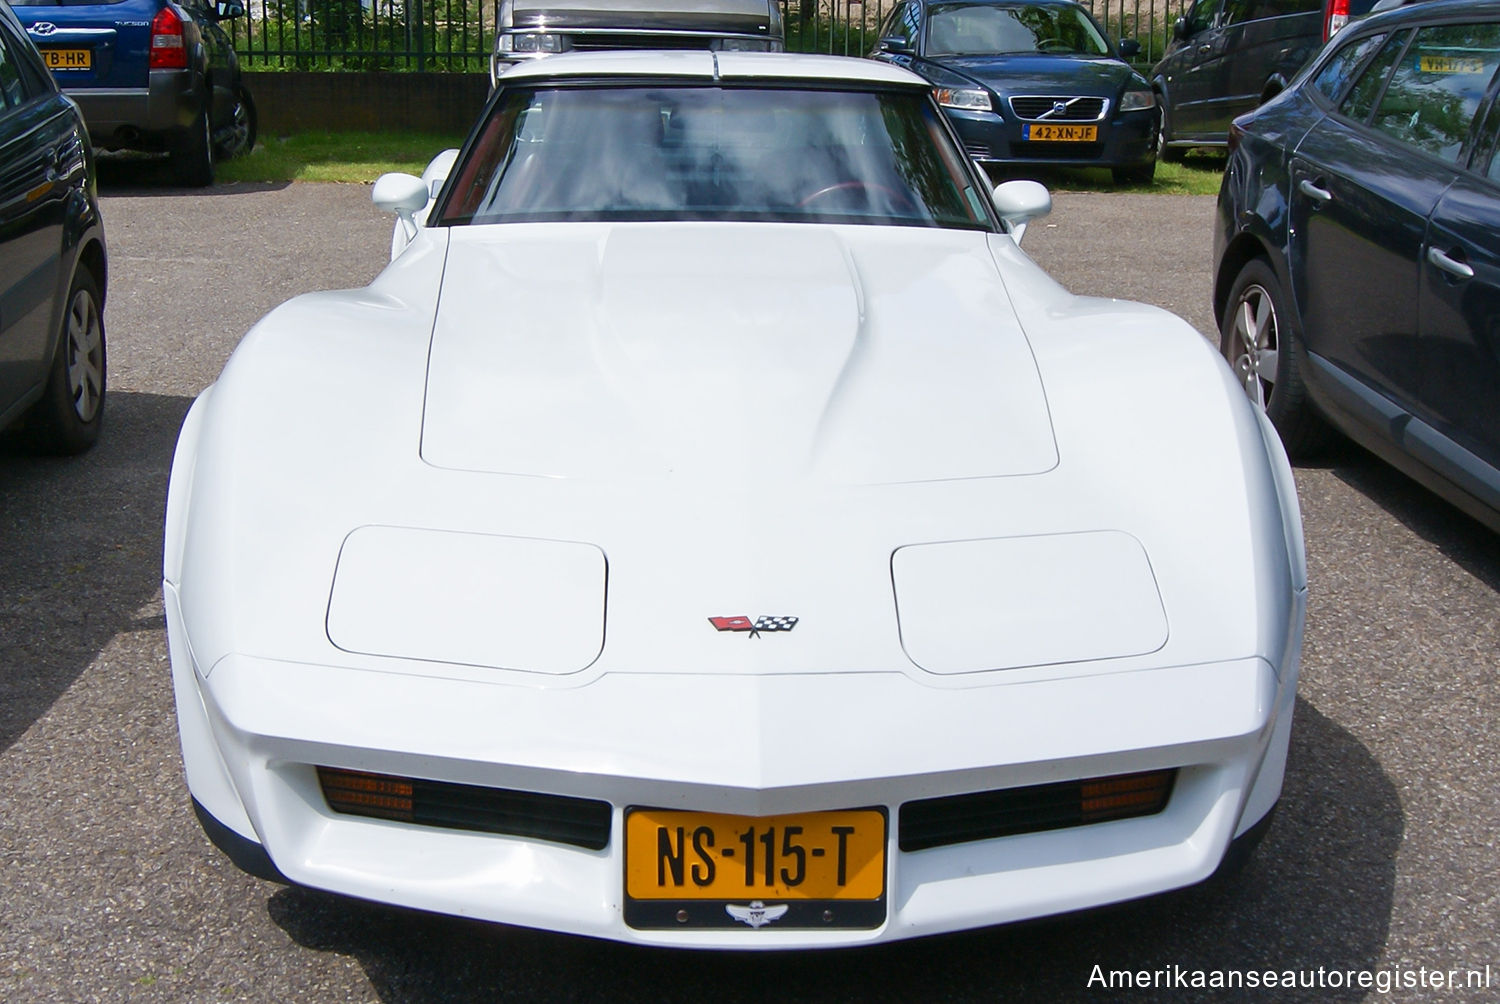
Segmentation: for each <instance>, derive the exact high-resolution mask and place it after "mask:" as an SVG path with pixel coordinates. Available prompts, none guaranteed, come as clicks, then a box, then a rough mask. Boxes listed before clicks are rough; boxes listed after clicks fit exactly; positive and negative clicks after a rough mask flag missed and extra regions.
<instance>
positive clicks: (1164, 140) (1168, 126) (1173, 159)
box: [1156, 91, 1187, 164]
mask: <svg viewBox="0 0 1500 1004" xmlns="http://www.w3.org/2000/svg"><path fill="white" fill-rule="evenodd" d="M1156 103H1157V105H1158V106H1160V107H1161V128H1159V129H1157V130H1156V159H1157V160H1160V161H1163V162H1165V163H1168V164H1176V163H1179V162H1181V160H1182V158H1183V157H1185V156H1186V155H1187V151H1186V150H1184V149H1182V148H1181V147H1177V146H1168V145H1167V144H1168V143H1170V142H1171V141H1172V116H1171V113H1169V112H1168V111H1167V96H1166V95H1165V94H1163V93H1162V92H1161V91H1157V92H1156Z"/></svg>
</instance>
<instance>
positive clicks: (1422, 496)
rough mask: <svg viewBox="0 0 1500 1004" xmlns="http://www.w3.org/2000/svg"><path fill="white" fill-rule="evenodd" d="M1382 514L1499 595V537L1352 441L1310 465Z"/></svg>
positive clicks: (1335, 446) (1339, 444)
mask: <svg viewBox="0 0 1500 1004" xmlns="http://www.w3.org/2000/svg"><path fill="white" fill-rule="evenodd" d="M1297 466H1298V467H1321V468H1323V469H1326V470H1328V471H1329V472H1331V473H1332V474H1333V476H1334V477H1336V478H1338V479H1339V480H1340V481H1342V482H1343V483H1344V484H1346V485H1348V486H1349V487H1350V488H1353V489H1354V490H1355V491H1357V492H1359V493H1360V494H1361V495H1363V496H1365V497H1366V498H1368V499H1369V500H1370V501H1371V502H1374V503H1375V504H1376V505H1378V506H1380V508H1381V509H1384V510H1385V511H1386V512H1387V513H1388V514H1389V515H1390V517H1391V518H1392V519H1394V520H1396V521H1397V522H1399V523H1401V524H1402V525H1403V526H1405V527H1406V528H1407V529H1408V530H1410V531H1411V532H1412V533H1414V534H1416V535H1417V536H1419V537H1421V538H1422V539H1423V540H1426V541H1427V542H1428V543H1430V544H1432V545H1433V546H1434V547H1436V548H1437V549H1438V550H1440V551H1441V552H1442V553H1443V554H1444V555H1446V556H1447V557H1449V558H1450V559H1452V560H1453V561H1455V562H1457V563H1458V564H1459V565H1460V566H1462V567H1463V569H1464V570H1465V571H1467V572H1468V573H1469V574H1470V575H1472V576H1474V577H1475V578H1476V579H1478V580H1479V581H1481V582H1483V583H1484V584H1485V585H1486V586H1488V587H1489V588H1490V589H1492V590H1494V591H1496V592H1500V534H1496V533H1495V532H1494V531H1492V530H1490V528H1489V527H1487V526H1485V525H1484V524H1482V523H1480V522H1479V521H1478V520H1476V519H1474V518H1473V517H1472V516H1470V515H1469V514H1468V513H1466V512H1464V511H1463V510H1461V509H1459V508H1458V507H1457V506H1454V505H1452V504H1451V503H1449V502H1448V501H1447V500H1446V499H1444V498H1442V496H1440V495H1438V494H1437V493H1435V492H1433V491H1431V490H1429V489H1427V488H1426V487H1424V486H1423V485H1421V484H1419V483H1418V482H1416V481H1413V480H1412V479H1411V478H1409V477H1407V476H1406V475H1405V474H1403V473H1402V472H1401V471H1399V470H1397V469H1396V468H1394V467H1392V466H1391V465H1390V464H1387V463H1386V462H1385V461H1383V460H1381V459H1380V458H1379V457H1377V456H1376V455H1375V454H1373V453H1370V452H1368V451H1367V450H1365V449H1364V448H1363V447H1361V446H1359V445H1357V444H1356V443H1354V442H1353V441H1352V440H1348V439H1343V438H1340V439H1339V440H1338V441H1337V442H1336V443H1334V444H1333V445H1331V446H1330V447H1329V448H1328V451H1327V453H1326V454H1325V455H1324V456H1322V457H1320V458H1319V459H1318V460H1317V461H1315V462H1313V463H1311V464H1304V463H1300V462H1299V463H1298V465H1297Z"/></svg>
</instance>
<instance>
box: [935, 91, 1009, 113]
mask: <svg viewBox="0 0 1500 1004" xmlns="http://www.w3.org/2000/svg"><path fill="white" fill-rule="evenodd" d="M932 93H933V96H934V97H936V98H937V101H938V104H940V105H942V106H943V107H944V108H962V109H963V110H964V111H966V112H988V111H993V110H994V107H993V106H992V105H991V104H990V96H989V94H987V93H985V92H984V91H975V90H970V89H968V88H965V87H937V88H934V89H933V92H932Z"/></svg>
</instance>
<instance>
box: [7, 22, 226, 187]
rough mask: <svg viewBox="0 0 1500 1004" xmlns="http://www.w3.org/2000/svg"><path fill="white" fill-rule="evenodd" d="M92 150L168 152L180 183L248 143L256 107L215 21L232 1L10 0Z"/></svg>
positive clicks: (205, 179)
mask: <svg viewBox="0 0 1500 1004" xmlns="http://www.w3.org/2000/svg"><path fill="white" fill-rule="evenodd" d="M11 6H12V7H13V8H14V9H15V12H16V15H17V16H18V17H19V18H20V19H21V21H22V23H23V24H25V26H26V29H27V33H28V34H29V35H30V36H31V40H32V41H33V42H34V43H35V44H36V47H37V49H38V50H39V51H40V52H41V54H42V58H43V59H44V60H46V62H47V66H48V68H49V69H51V71H52V75H53V76H54V77H56V78H57V82H58V84H59V85H60V86H61V87H62V89H63V91H64V92H65V93H66V94H67V95H68V96H69V97H71V98H73V99H74V100H75V101H77V102H78V106H79V107H80V108H81V109H83V117H84V121H86V122H87V123H88V129H89V135H90V137H91V138H92V139H93V142H94V145H95V146H96V147H99V148H100V149H105V150H148V151H155V152H163V151H165V152H166V153H167V154H168V155H169V156H170V159H171V165H172V173H173V176H174V177H175V178H176V180H177V181H178V182H179V183H180V184H184V185H193V186H200V185H208V184H211V183H212V182H213V177H214V174H213V172H214V166H213V165H214V160H215V158H218V159H226V158H228V157H233V156H235V155H236V154H239V153H241V152H245V151H248V150H249V149H250V148H251V147H253V146H254V145H255V105H254V103H253V102H252V101H251V99H250V93H249V91H247V90H246V89H245V85H244V82H243V81H242V80H241V78H240V66H239V60H238V59H237V58H236V56H235V54H234V46H233V45H232V44H231V42H230V39H229V36H228V35H227V34H225V32H224V30H223V29H222V28H220V27H219V22H220V21H224V20H229V19H231V18H236V17H243V16H244V13H245V8H244V7H243V6H242V5H241V4H240V2H239V0H227V2H220V3H218V4H217V5H214V6H210V5H209V4H208V3H207V2H206V0H182V2H172V0H116V2H108V0H84V2H82V3H80V2H78V0H11Z"/></svg>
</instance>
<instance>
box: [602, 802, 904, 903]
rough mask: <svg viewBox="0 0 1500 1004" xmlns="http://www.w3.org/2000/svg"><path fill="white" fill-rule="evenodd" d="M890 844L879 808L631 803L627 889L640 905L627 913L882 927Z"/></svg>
mask: <svg viewBox="0 0 1500 1004" xmlns="http://www.w3.org/2000/svg"><path fill="white" fill-rule="evenodd" d="M885 847H886V817H885V813H884V812H883V811H882V810H880V809H851V810H845V811H838V812H810V813H800V814H797V815H786V816H762V817H755V816H726V815H720V814H715V813H707V812H679V811H675V810H667V809H631V810H630V811H629V812H628V813H627V815H626V817H625V893H626V899H627V907H635V909H634V911H632V910H630V909H628V908H627V917H626V919H627V921H629V922H630V923H631V924H632V925H633V926H636V927H658V926H660V927H669V926H683V925H690V926H704V925H709V926H721V927H722V926H733V925H734V924H736V923H743V924H747V925H748V926H751V927H759V926H765V925H769V924H772V923H776V922H778V921H781V920H782V919H783V918H784V917H785V918H786V919H787V920H788V921H790V923H779V924H778V926H782V927H786V926H791V927H807V926H833V927H838V926H859V927H873V926H877V925H878V924H879V923H880V922H881V920H883V917H884V897H885ZM673 904H677V905H680V906H681V907H682V908H681V909H675V908H673ZM814 906H816V909H812V908H813V907H814ZM846 906H849V907H855V908H854V909H845V907H846ZM876 906H878V913H872V912H871V907H876ZM789 910H790V911H793V912H792V915H791V916H790V917H787V914H788V911H789ZM756 911H759V913H758V914H757V913H756ZM767 917H770V919H769V920H767V919H765V918H767ZM657 921H660V923H658V922H657Z"/></svg>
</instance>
